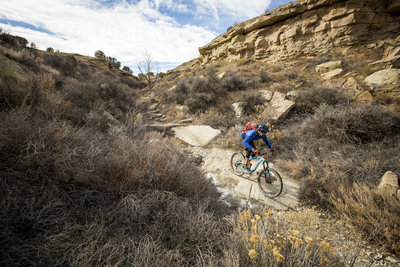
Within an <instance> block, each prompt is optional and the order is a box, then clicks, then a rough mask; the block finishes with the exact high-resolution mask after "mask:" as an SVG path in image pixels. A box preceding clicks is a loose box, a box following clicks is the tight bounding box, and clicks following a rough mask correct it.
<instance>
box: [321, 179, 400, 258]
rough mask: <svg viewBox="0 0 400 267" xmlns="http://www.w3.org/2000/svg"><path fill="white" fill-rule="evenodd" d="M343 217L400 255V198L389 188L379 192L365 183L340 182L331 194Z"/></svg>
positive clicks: (333, 202)
mask: <svg viewBox="0 0 400 267" xmlns="http://www.w3.org/2000/svg"><path fill="white" fill-rule="evenodd" d="M328 196H329V197H328V198H327V199H328V201H329V202H330V203H331V204H332V205H334V207H335V208H336V211H337V212H338V213H339V214H340V216H341V217H343V218H344V219H346V220H347V221H348V222H350V223H351V224H352V225H354V226H356V227H357V228H358V229H360V230H361V231H362V232H363V233H364V235H365V236H366V237H367V238H368V239H369V240H371V241H373V242H374V243H377V244H378V245H384V246H385V247H386V248H388V249H389V250H390V251H391V252H393V253H395V254H397V255H399V254H400V232H399V228H400V199H399V198H398V197H396V196H393V195H391V194H390V193H388V192H387V191H382V192H378V191H376V190H373V189H371V188H370V187H368V186H367V185H365V184H362V183H355V184H353V185H352V186H349V185H338V188H337V189H336V190H335V191H332V192H330V193H329V194H328Z"/></svg>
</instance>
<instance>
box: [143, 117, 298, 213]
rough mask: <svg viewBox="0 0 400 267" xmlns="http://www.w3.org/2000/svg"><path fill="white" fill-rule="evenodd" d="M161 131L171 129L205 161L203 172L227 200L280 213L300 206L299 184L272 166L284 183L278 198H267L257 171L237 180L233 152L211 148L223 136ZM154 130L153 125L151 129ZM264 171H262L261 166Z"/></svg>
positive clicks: (186, 129)
mask: <svg viewBox="0 0 400 267" xmlns="http://www.w3.org/2000/svg"><path fill="white" fill-rule="evenodd" d="M157 125H158V128H159V129H162V128H164V129H165V128H170V129H171V131H172V132H173V133H174V135H175V137H177V138H178V139H180V140H181V141H183V144H185V150H187V151H189V152H190V153H191V154H193V155H195V156H198V157H201V158H202V166H201V168H202V170H203V171H204V173H205V174H206V176H207V177H208V178H210V179H213V182H214V183H215V184H216V185H217V186H218V188H219V190H220V191H221V192H222V193H223V194H222V197H224V198H225V199H239V200H241V202H242V203H249V204H250V205H251V204H262V205H264V206H267V207H273V208H275V209H278V210H286V209H289V208H294V207H296V206H297V205H298V204H299V200H298V189H299V183H298V182H297V181H295V180H293V179H291V178H290V177H289V175H288V174H287V173H285V172H283V171H282V170H281V169H279V166H275V165H274V164H272V163H270V167H272V168H274V169H276V170H277V171H278V172H279V173H280V175H281V177H282V180H283V191H282V193H281V194H280V195H279V196H278V197H276V198H269V197H266V196H265V195H264V194H263V192H262V191H261V189H260V188H259V186H258V183H257V176H258V170H256V172H254V173H252V174H244V175H243V176H237V175H236V174H235V173H234V172H233V171H232V169H231V167H230V159H231V156H232V154H233V153H234V152H235V151H233V150H228V149H221V148H212V140H213V139H214V138H215V137H216V136H218V135H219V134H220V133H221V132H220V131H219V130H217V129H213V128H211V127H210V126H207V125H186V126H182V125H180V124H157ZM149 126H150V127H152V128H154V124H152V125H149ZM259 169H260V170H261V167H260V166H259Z"/></svg>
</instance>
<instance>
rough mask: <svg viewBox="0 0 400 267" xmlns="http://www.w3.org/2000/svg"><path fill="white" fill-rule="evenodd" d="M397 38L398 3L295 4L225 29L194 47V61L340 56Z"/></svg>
mask: <svg viewBox="0 0 400 267" xmlns="http://www.w3.org/2000/svg"><path fill="white" fill-rule="evenodd" d="M399 35H400V1H399V0H382V1H378V0H300V1H296V2H292V3H289V4H287V5H285V6H282V7H280V8H277V9H275V10H273V11H271V12H266V13H265V14H263V15H261V16H258V17H256V18H253V19H250V20H248V21H245V22H243V23H240V24H238V25H236V26H234V27H231V28H230V29H228V31H227V32H226V33H224V34H222V35H220V36H218V37H216V38H215V39H214V40H212V41H211V42H210V43H209V44H207V45H205V46H203V47H200V48H199V52H200V57H199V58H198V62H199V63H200V64H207V63H211V62H213V61H228V62H231V61H236V60H240V59H254V60H262V61H269V62H274V61H278V60H282V59H285V58H294V57H298V56H308V55H316V54H322V53H327V52H329V51H332V50H333V49H335V48H340V49H341V51H342V52H343V53H344V54H345V53H346V51H347V50H349V49H351V48H352V47H357V46H360V45H364V46H368V45H375V44H376V43H379V42H382V41H385V40H386V41H390V40H395V39H396V37H398V36H399ZM398 39H399V38H398Z"/></svg>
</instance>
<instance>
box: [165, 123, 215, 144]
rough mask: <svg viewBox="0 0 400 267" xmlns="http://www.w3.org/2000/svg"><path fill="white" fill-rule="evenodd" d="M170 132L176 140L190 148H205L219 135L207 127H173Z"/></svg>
mask: <svg viewBox="0 0 400 267" xmlns="http://www.w3.org/2000/svg"><path fill="white" fill-rule="evenodd" d="M172 131H174V133H175V136H176V137H177V138H179V139H180V140H182V141H184V142H186V143H188V144H189V145H192V146H205V145H207V144H209V143H210V142H211V141H212V140H213V139H214V138H215V137H217V136H218V135H219V134H220V133H221V131H220V130H217V129H213V128H211V127H210V126H207V125H191V126H184V127H174V128H172Z"/></svg>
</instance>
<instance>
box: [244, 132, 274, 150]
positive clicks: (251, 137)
mask: <svg viewBox="0 0 400 267" xmlns="http://www.w3.org/2000/svg"><path fill="white" fill-rule="evenodd" d="M240 137H241V138H242V139H244V140H243V145H244V146H245V147H246V148H248V149H250V150H251V149H253V146H252V145H251V144H250V143H251V142H252V141H255V140H258V139H262V140H263V141H264V143H265V144H266V145H267V146H268V147H269V148H271V147H272V146H271V143H270V142H269V141H268V138H267V136H266V135H263V136H262V137H261V136H259V135H258V134H257V132H256V131H255V130H248V131H246V132H241V133H240Z"/></svg>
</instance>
